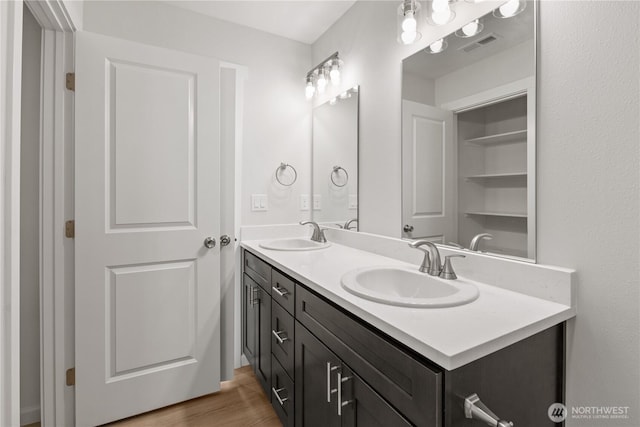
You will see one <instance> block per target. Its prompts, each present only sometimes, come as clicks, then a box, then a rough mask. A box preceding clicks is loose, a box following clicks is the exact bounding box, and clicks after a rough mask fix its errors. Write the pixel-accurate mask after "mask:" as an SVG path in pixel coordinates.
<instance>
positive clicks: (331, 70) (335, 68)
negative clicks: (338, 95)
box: [305, 52, 344, 99]
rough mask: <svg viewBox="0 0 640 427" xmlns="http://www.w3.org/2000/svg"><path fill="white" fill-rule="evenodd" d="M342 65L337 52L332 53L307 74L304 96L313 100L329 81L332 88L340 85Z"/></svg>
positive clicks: (322, 91)
mask: <svg viewBox="0 0 640 427" xmlns="http://www.w3.org/2000/svg"><path fill="white" fill-rule="evenodd" d="M343 64H344V63H343V62H342V60H341V59H340V57H339V55H338V52H336V53H334V54H333V55H331V56H330V57H328V58H327V59H325V60H324V61H322V62H321V63H320V64H318V65H316V66H315V67H313V68H312V69H311V70H310V71H309V72H308V73H307V79H306V82H307V83H306V87H305V95H306V97H307V99H311V98H313V96H314V95H315V94H316V93H319V94H322V93H324V91H325V89H326V88H327V84H328V82H329V80H330V81H331V84H332V85H333V86H338V85H339V84H340V68H341V67H342V65H343Z"/></svg>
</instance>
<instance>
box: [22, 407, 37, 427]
mask: <svg viewBox="0 0 640 427" xmlns="http://www.w3.org/2000/svg"><path fill="white" fill-rule="evenodd" d="M39 422H40V405H35V406H28V407H26V408H20V425H21V426H24V425H27V424H33V423H39Z"/></svg>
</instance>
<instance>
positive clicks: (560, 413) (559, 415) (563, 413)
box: [547, 403, 567, 423]
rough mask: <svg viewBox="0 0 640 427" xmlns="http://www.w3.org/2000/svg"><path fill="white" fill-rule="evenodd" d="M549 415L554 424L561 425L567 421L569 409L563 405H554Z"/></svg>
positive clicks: (551, 406)
mask: <svg viewBox="0 0 640 427" xmlns="http://www.w3.org/2000/svg"><path fill="white" fill-rule="evenodd" d="M547 415H549V419H550V420H551V421H553V422H554V423H561V422H563V421H564V420H566V419H567V407H566V406H564V405H563V404H562V403H553V404H551V405H550V406H549V410H547Z"/></svg>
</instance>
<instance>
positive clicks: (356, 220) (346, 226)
mask: <svg viewBox="0 0 640 427" xmlns="http://www.w3.org/2000/svg"><path fill="white" fill-rule="evenodd" d="M354 222H358V218H353V219H350V220H349V221H347V222H345V223H344V225H343V226H342V228H344V229H345V230H351V224H353V223H354ZM354 228H355V227H354Z"/></svg>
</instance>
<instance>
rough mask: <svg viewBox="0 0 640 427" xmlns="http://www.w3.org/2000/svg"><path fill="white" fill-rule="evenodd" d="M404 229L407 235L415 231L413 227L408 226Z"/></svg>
mask: <svg viewBox="0 0 640 427" xmlns="http://www.w3.org/2000/svg"><path fill="white" fill-rule="evenodd" d="M402 229H403V230H404V232H405V233H411V232H412V231H413V225H409V224H407V225H405V226H404V227H403V228H402Z"/></svg>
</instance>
